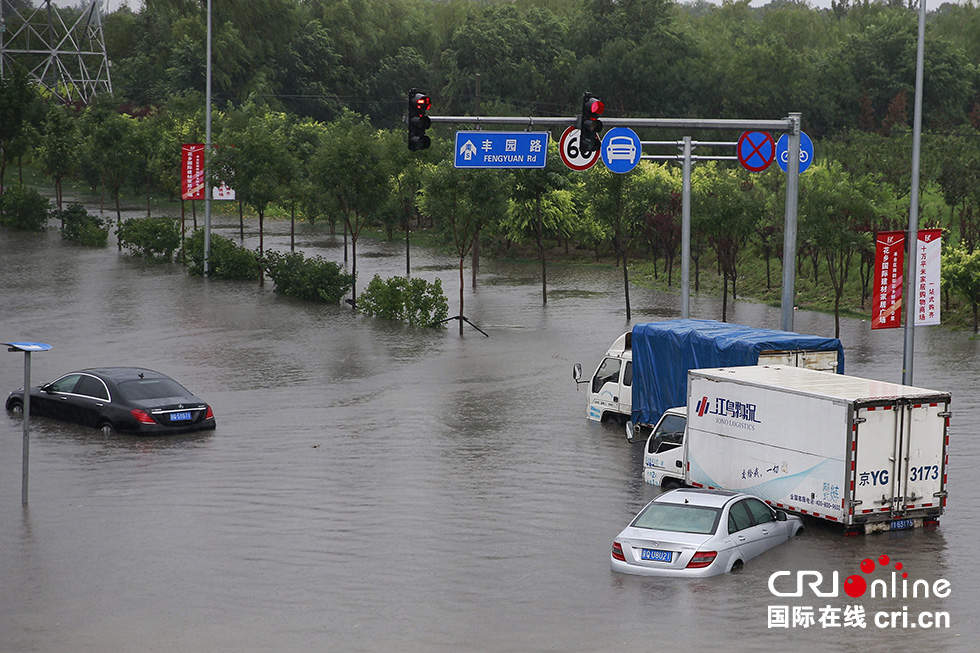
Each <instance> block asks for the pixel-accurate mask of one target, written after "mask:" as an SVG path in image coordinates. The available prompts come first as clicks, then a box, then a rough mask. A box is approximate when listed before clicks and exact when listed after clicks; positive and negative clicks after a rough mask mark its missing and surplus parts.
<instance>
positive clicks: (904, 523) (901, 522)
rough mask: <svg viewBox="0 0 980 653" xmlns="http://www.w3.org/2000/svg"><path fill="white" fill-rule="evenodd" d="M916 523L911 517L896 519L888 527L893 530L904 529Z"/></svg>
mask: <svg viewBox="0 0 980 653" xmlns="http://www.w3.org/2000/svg"><path fill="white" fill-rule="evenodd" d="M914 523H915V522H913V521H912V520H911V519H896V520H895V521H893V522H892V523H891V525H890V526H889V527H888V529H889V530H892V531H904V530H906V529H909V528H912V526H913V524H914Z"/></svg>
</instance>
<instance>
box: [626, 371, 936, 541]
mask: <svg viewBox="0 0 980 653" xmlns="http://www.w3.org/2000/svg"><path fill="white" fill-rule="evenodd" d="M688 376H689V390H688V396H689V398H688V402H687V406H686V407H684V408H673V409H670V410H668V411H666V412H665V413H664V415H663V417H662V418H661V419H660V420H659V421H658V423H657V424H656V425H655V426H654V428H653V430H652V432H650V435H649V437H648V438H647V440H646V444H645V449H644V453H643V479H644V480H645V481H646V482H648V483H654V484H657V485H661V486H663V487H672V486H674V485H687V486H692V487H703V488H714V489H725V490H735V491H738V492H745V493H746V494H752V495H754V496H757V497H759V498H760V499H762V500H764V501H766V502H767V503H769V504H770V505H771V506H772V507H774V508H779V509H783V510H789V511H792V512H796V513H799V514H802V515H808V516H810V517H813V518H816V519H821V520H826V521H828V522H833V523H836V524H841V525H842V526H844V527H845V529H847V530H850V531H854V532H865V533H868V532H874V531H881V530H899V529H906V528H914V527H919V526H923V525H928V524H935V523H938V520H939V517H940V516H941V515H942V514H943V512H944V511H945V506H946V498H947V494H946V483H947V478H946V465H947V461H948V446H949V441H948V430H949V418H950V411H949V404H950V400H951V396H950V394H949V393H948V392H941V391H936V390H927V389H924V388H917V387H912V386H905V385H901V384H897V383H889V382H885V381H875V380H872V379H863V378H859V377H853V376H845V375H838V374H826V373H819V372H814V371H811V370H806V369H801V368H794V367H781V366H758V367H736V368H719V369H703V370H691V371H690V372H689V374H688ZM679 430H682V432H683V435H682V437H681V438H680V441H679V442H678V441H677V433H678V431H679Z"/></svg>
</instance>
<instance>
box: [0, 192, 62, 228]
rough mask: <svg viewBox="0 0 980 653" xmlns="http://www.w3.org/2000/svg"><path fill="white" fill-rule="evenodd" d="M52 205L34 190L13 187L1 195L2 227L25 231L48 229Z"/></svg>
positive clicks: (0, 218) (0, 215)
mask: <svg viewBox="0 0 980 653" xmlns="http://www.w3.org/2000/svg"><path fill="white" fill-rule="evenodd" d="M50 206H51V203H50V202H49V201H48V199H47V198H46V197H44V196H43V195H41V194H40V193H39V192H37V191H36V190H34V189H33V188H25V187H23V186H13V187H11V188H8V189H7V190H6V191H5V192H4V193H3V195H0V225H2V226H4V227H9V228H11V229H23V230H25V231H44V230H45V229H47V228H48V209H49V208H50Z"/></svg>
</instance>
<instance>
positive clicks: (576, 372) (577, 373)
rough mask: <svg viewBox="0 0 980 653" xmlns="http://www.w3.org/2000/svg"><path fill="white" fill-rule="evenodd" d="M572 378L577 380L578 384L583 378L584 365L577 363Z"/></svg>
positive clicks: (573, 368) (573, 367) (573, 366)
mask: <svg viewBox="0 0 980 653" xmlns="http://www.w3.org/2000/svg"><path fill="white" fill-rule="evenodd" d="M572 378H573V379H575V381H576V383H577V382H578V380H579V379H581V378H582V364H581V363H575V365H572Z"/></svg>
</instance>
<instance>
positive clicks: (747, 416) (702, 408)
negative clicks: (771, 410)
mask: <svg viewBox="0 0 980 653" xmlns="http://www.w3.org/2000/svg"><path fill="white" fill-rule="evenodd" d="M697 413H698V417H704V416H705V415H714V416H715V417H716V418H717V421H718V422H720V423H722V424H727V425H728V426H734V427H736V428H747V429H754V428H755V427H754V426H753V425H754V424H761V423H762V421H761V420H759V419H757V415H758V407H757V405H756V404H751V403H748V402H744V401H733V400H732V399H725V398H724V397H715V398H714V401H712V400H710V399H708V397H701V399H700V400H699V401H698V404H697Z"/></svg>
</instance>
